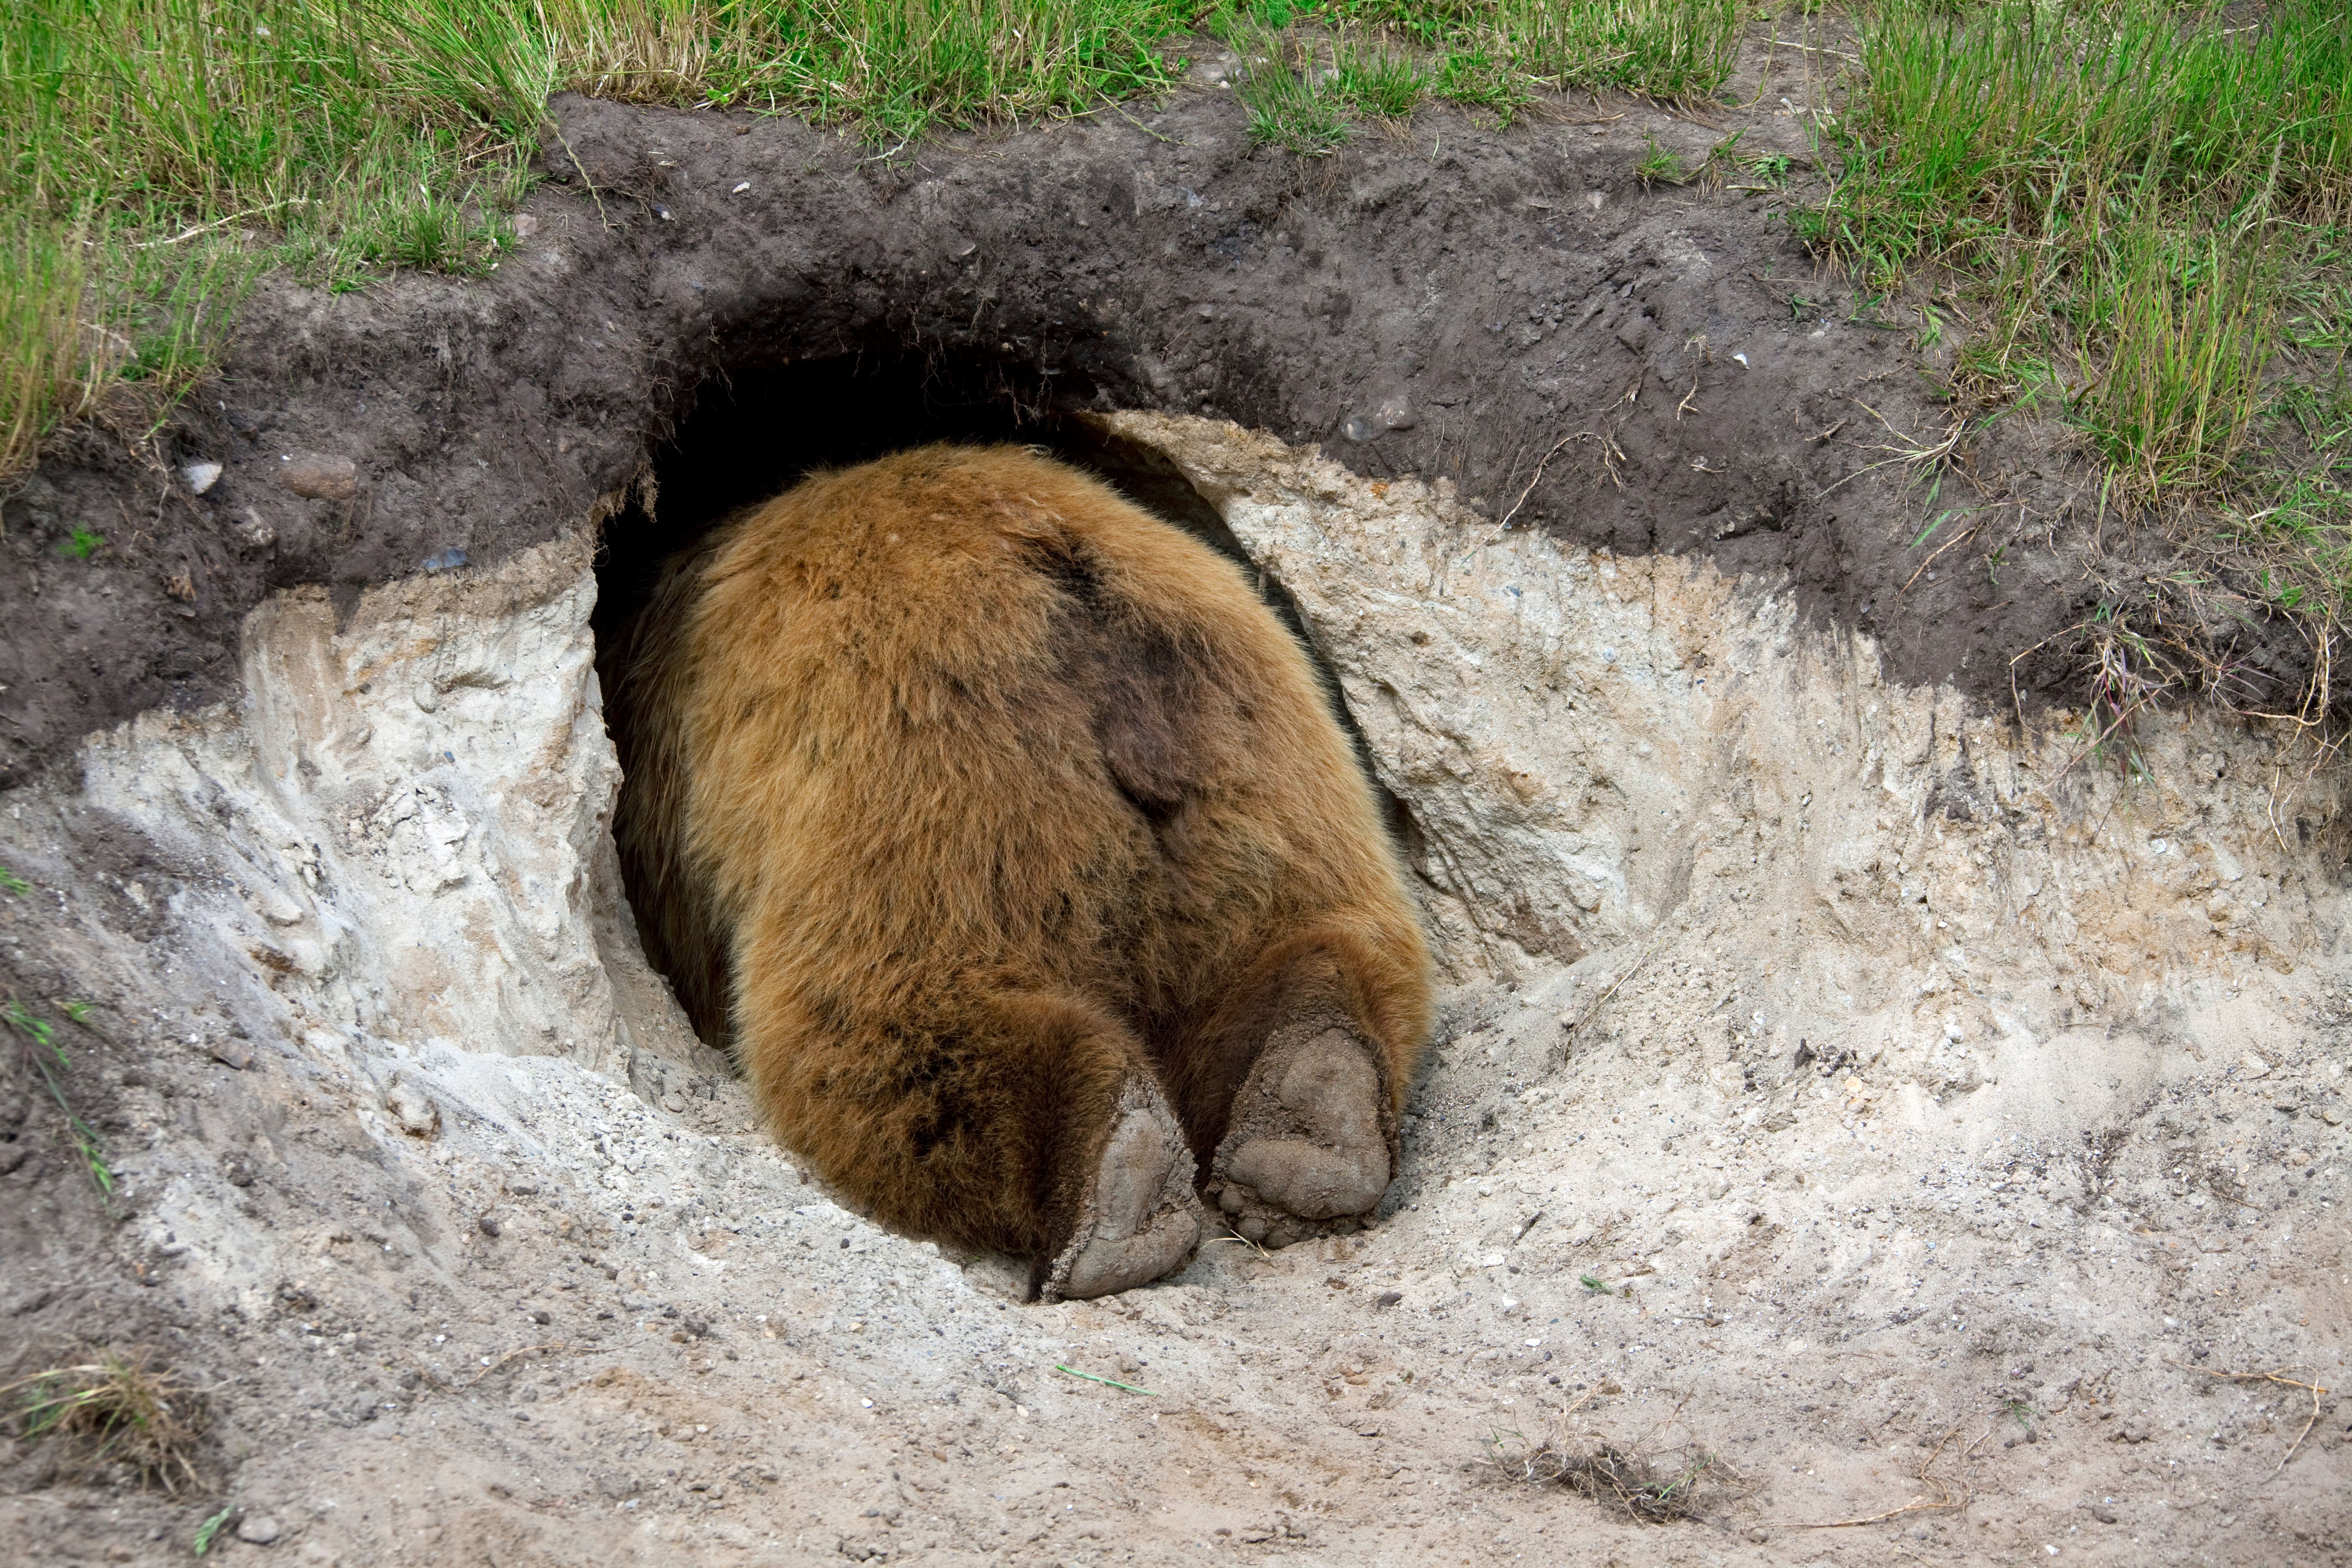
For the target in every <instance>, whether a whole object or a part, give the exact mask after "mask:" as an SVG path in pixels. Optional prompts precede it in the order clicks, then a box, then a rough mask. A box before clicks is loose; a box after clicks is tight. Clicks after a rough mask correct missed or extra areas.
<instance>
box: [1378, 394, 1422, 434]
mask: <svg viewBox="0 0 2352 1568" xmlns="http://www.w3.org/2000/svg"><path fill="white" fill-rule="evenodd" d="M1420 423H1421V419H1420V416H1417V415H1415V414H1414V413H1413V411H1412V404H1410V403H1406V402H1404V401H1403V400H1402V399H1398V400H1396V401H1394V402H1390V403H1383V404H1381V424H1382V425H1385V426H1388V427H1389V428H1390V429H1391V430H1410V429H1412V427H1413V426H1415V425H1418V424H1420Z"/></svg>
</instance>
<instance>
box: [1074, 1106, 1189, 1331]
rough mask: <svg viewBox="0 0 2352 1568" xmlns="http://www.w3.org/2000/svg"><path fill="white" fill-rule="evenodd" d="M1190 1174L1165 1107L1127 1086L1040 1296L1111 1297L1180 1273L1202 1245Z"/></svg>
mask: <svg viewBox="0 0 2352 1568" xmlns="http://www.w3.org/2000/svg"><path fill="white" fill-rule="evenodd" d="M1192 1169H1193V1166H1192V1150H1191V1149H1189V1148H1187V1147H1186V1146H1185V1142H1184V1130H1183V1129H1182V1128H1181V1126H1179V1125H1178V1124H1177V1121H1176V1118H1175V1116H1174V1114H1173V1113H1172V1112H1171V1111H1170V1110H1169V1109H1168V1102H1167V1101H1166V1100H1163V1099H1161V1098H1160V1095H1159V1093H1158V1092H1157V1091H1156V1090H1154V1089H1151V1088H1150V1087H1149V1086H1147V1085H1144V1084H1142V1083H1140V1082H1136V1081H1130V1082H1129V1085H1128V1088H1127V1089H1126V1091H1125V1092H1124V1093H1122V1094H1121V1095H1120V1097H1119V1103H1118V1120H1117V1121H1115V1122H1114V1123H1113V1124H1112V1126H1111V1131H1110V1136H1109V1137H1108V1139H1106V1140H1105V1141H1104V1142H1103V1152H1102V1160H1101V1163H1099V1164H1098V1165H1097V1167H1096V1170H1095V1180H1094V1186H1093V1190H1092V1191H1091V1192H1090V1193H1089V1194H1088V1196H1087V1204H1086V1207H1085V1209H1084V1210H1083V1211H1082V1212H1081V1213H1080V1215H1079V1216H1078V1225H1077V1229H1076V1233H1075V1234H1074V1235H1073V1236H1072V1237H1071V1238H1070V1243H1069V1245H1068V1246H1067V1247H1064V1248H1063V1249H1062V1251H1061V1254H1060V1256H1059V1257H1057V1258H1055V1259H1054V1267H1053V1268H1052V1269H1051V1271H1050V1272H1048V1273H1047V1275H1046V1277H1045V1286H1044V1290H1043V1294H1044V1296H1045V1300H1049V1301H1055V1300H1070V1299H1077V1298H1083V1297H1088V1296H1108V1295H1111V1294H1112V1293H1114V1292H1116V1291H1119V1290H1129V1289H1134V1288H1135V1287H1136V1286H1138V1285H1143V1284H1148V1283H1150V1281H1151V1280H1154V1279H1159V1278H1160V1276H1161V1275H1163V1274H1167V1273H1170V1272H1171V1271H1173V1270H1174V1269H1176V1268H1179V1267H1180V1266H1181V1264H1182V1263H1183V1261H1184V1260H1185V1259H1186V1258H1190V1257H1191V1256H1192V1249H1193V1247H1197V1246H1198V1245H1200V1240H1201V1218H1202V1215H1201V1200H1200V1198H1199V1197H1198V1196H1197V1195H1196V1194H1194V1192H1193V1190H1192Z"/></svg>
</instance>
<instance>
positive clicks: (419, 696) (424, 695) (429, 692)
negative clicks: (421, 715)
mask: <svg viewBox="0 0 2352 1568" xmlns="http://www.w3.org/2000/svg"><path fill="white" fill-rule="evenodd" d="M416 705H417V706H418V707H419V708H422V709H423V710H425V711H426V712H427V713H430V712H432V711H433V710H435V709H436V708H438V707H440V706H441V694H440V693H439V692H437V691H436V690H434V689H433V685H432V683H431V682H430V681H427V682H425V684H424V685H422V686H419V687H418V688H417V689H416Z"/></svg>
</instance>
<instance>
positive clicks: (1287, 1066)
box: [1210, 1025, 1390, 1247]
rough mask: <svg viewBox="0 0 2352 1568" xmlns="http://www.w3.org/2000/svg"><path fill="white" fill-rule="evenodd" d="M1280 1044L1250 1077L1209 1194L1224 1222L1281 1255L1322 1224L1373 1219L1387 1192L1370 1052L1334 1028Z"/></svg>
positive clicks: (1385, 1148)
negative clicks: (1361, 1217)
mask: <svg viewBox="0 0 2352 1568" xmlns="http://www.w3.org/2000/svg"><path fill="white" fill-rule="evenodd" d="M1285 1036H1286V1037H1277V1038H1276V1040H1275V1042H1274V1043H1273V1044H1272V1045H1270V1046H1269V1047H1267V1048H1266V1050H1265V1054H1264V1055H1263V1056H1261V1057H1260V1058H1258V1061H1257V1065H1256V1066H1255V1067H1254V1068H1251V1069H1250V1075H1249V1078H1248V1079H1247V1080H1246V1081H1245V1082H1244V1084H1243V1085H1242V1090H1241V1093H1240V1095H1239V1096H1238V1097H1236V1099H1235V1100H1234V1117H1233V1123H1232V1131H1230V1132H1228V1133H1227V1134H1226V1137H1225V1142H1224V1144H1223V1147H1222V1148H1220V1149H1219V1150H1218V1151H1217V1155H1216V1159H1215V1160H1214V1161H1213V1163H1211V1166H1210V1175H1211V1178H1212V1180H1211V1184H1210V1190H1211V1191H1212V1192H1213V1193H1214V1194H1216V1197H1217V1205H1218V1207H1220V1208H1222V1209H1223V1211H1224V1214H1225V1218H1226V1220H1227V1222H1228V1223H1229V1224H1231V1225H1232V1226H1233V1227H1234V1231H1235V1232H1236V1233H1237V1234H1239V1235H1240V1236H1242V1237H1244V1239H1246V1240H1249V1241H1251V1242H1254V1243H1256V1244H1258V1245H1260V1246H1265V1247H1287V1246H1289V1245H1290V1244H1291V1243H1292V1242H1295V1241H1303V1240H1305V1239H1306V1238H1307V1237H1310V1236H1315V1235H1318V1234H1319V1233H1320V1232H1322V1231H1323V1230H1325V1229H1326V1228H1328V1226H1327V1225H1326V1223H1325V1222H1328V1221H1335V1220H1346V1219H1349V1218H1352V1217H1353V1216H1355V1215H1361V1214H1366V1213H1369V1212H1370V1210H1372V1209H1373V1208H1374V1207H1376V1206H1378V1205H1379V1204H1380V1201H1381V1194H1383V1193H1385V1192H1387V1191H1388V1185H1389V1171H1390V1163H1389V1140H1388V1137H1387V1134H1386V1133H1385V1132H1384V1131H1382V1128H1381V1077H1380V1069H1379V1068H1378V1067H1377V1066H1375V1065H1374V1063H1373V1060H1372V1056H1371V1053H1370V1050H1368V1049H1367V1048H1366V1047H1365V1046H1364V1044H1363V1042H1361V1041H1360V1040H1359V1039H1358V1038H1357V1037H1356V1036H1355V1034H1354V1032H1353V1031H1351V1030H1349V1029H1348V1028H1345V1027H1343V1026H1337V1025H1331V1026H1323V1027H1319V1028H1318V1027H1312V1026H1310V1027H1307V1028H1304V1029H1299V1030H1296V1031H1285ZM1342 1228H1346V1227H1344V1226H1343V1227H1342Z"/></svg>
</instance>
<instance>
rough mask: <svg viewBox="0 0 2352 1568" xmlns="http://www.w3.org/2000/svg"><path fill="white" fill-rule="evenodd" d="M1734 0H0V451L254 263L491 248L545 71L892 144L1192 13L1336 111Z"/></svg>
mask: <svg viewBox="0 0 2352 1568" xmlns="http://www.w3.org/2000/svg"><path fill="white" fill-rule="evenodd" d="M1736 5H1737V0H1589V3H1587V0H1580V3H1579V4H1576V5H1558V4H1556V3H1555V0H1320V3H1319V4H1318V5H1316V6H1314V7H1312V8H1304V7H1299V6H1297V5H1293V4H1292V3H1291V0H1240V4H1238V5H1236V4H1235V0H504V3H496V4H479V3H476V0H19V3H18V4H16V5H11V6H8V7H5V8H0V135H5V170H6V176H5V186H0V224H5V227H0V479H5V478H7V477H9V476H11V475H13V474H16V473H19V472H21V471H22V470H23V469H24V468H26V467H27V466H28V465H29V464H30V463H31V461H32V460H33V458H34V457H35V456H36V454H37V452H38V451H39V449H40V447H41V445H42V443H43V442H44V441H45V440H47V439H48V438H49V437H50V436H51V435H52V434H53V433H54V432H55V431H56V430H57V429H58V427H59V426H62V425H64V424H66V423H67V422H68V421H71V420H74V419H77V418H80V417H84V416H92V415H99V416H110V417H113V418H116V419H118V420H121V421H141V420H150V419H152V418H155V417H158V416H161V415H162V413H163V411H165V410H166V409H168V407H169V406H170V405H171V403H172V401H173V399H174V398H175V397H176V396H177V395H178V394H179V393H180V392H181V391H182V390H184V387H185V386H186V385H187V384H189V383H190V382H191V381H192V380H193V378H194V377H195V376H196V375H198V374H202V372H203V371H204V370H205V368H206V367H207V366H209V365H210V364H211V363H214V362H215V359H216V358H217V355H218V353H219V352H220V349H221V346H222V344H223V343H224V342H225V340H226V331H227V330H228V327H229V324H230V322H231V320H232V318H233V316H234V314H235V310H236V306H237V304H238V302H239V301H240V300H241V299H242V298H243V296H244V294H245V292H246V291H247V289H248V288H249V287H250V285H251V284H252V282H253V281H254V280H255V279H257V277H258V276H259V275H260V274H262V273H263V272H265V271H267V270H268V269H269V268H289V269H290V270H292V271H293V272H294V273H296V274H297V275H299V276H301V277H303V278H305V279H308V280H310V281H312V282H314V283H319V284H321V285H323V286H325V287H328V288H330V289H349V288H356V287H359V286H361V285H362V283H363V282H364V281H365V280H366V279H369V278H371V277H376V276H380V275H382V274H383V273H385V272H388V271H391V270H394V269H397V268H428V269H433V270H438V271H443V272H454V273H460V274H468V273H470V274H479V273H485V272H488V271H489V270H491V269H493V268H496V267H497V266H498V265H499V258H501V257H502V256H503V255H504V254H506V252H507V250H508V249H509V247H510V246H511V244H512V237H511V234H510V231H509V229H508V227H507V225H506V221H505V215H506V214H507V213H508V212H509V211H510V210H511V208H512V206H513V205H514V203H515V202H516V200H517V199H519V197H520V194H521V192H522V190H523V189H524V188H525V185H526V183H527V174H526V168H527V163H528V160H529V158H530V154H531V153H532V152H533V151H534V149H535V146H536V143H537V141H538V138H539V136H540V135H541V123H542V120H543V117H544V110H545V106H546V101H547V99H548V97H549V95H550V94H551V93H552V92H555V91H557V90H560V89H566V88H571V89H578V90H580V91H582V92H585V93H588V94H591V95H593V96H599V97H604V98H612V99H619V100H628V101H634V102H651V103H667V104H677V105H681V106H687V107H714V106H730V107H737V108H750V109H755V110H762V111H767V112H775V113H795V114H802V115H806V116H808V117H810V118H812V119H814V120H816V121H820V122H825V123H854V124H856V125H858V126H860V127H862V128H863V131H864V132H865V133H866V134H867V135H868V136H870V137H872V138H874V139H876V140H877V142H896V143H900V144H903V143H904V142H908V141H909V140H912V139H915V138H919V137H920V136H922V135H924V134H926V133H927V132H932V131H934V130H938V129H941V128H947V127H956V126H968V125H973V124H979V123H983V122H989V121H1009V120H1014V119H1019V118H1023V117H1027V116H1036V115H1051V114H1055V113H1066V112H1075V111H1079V110H1085V109H1087V108H1090V107H1092V106H1094V105H1096V104H1098V103H1101V102H1104V101H1107V100H1116V99H1118V98H1121V97H1125V96H1129V95H1132V94H1136V93H1139V92H1149V91H1151V90H1155V89H1161V88H1165V87H1167V86H1169V85H1171V84H1172V83H1173V81H1174V80H1175V79H1176V78H1177V75H1178V73H1179V71H1180V70H1181V68H1182V65H1183V63H1184V62H1183V61H1182V60H1181V58H1178V55H1177V52H1176V50H1177V47H1178V46H1177V43H1176V40H1178V39H1179V38H1180V37H1181V36H1182V35H1184V34H1186V33H1187V32H1188V31H1189V30H1190V29H1192V27H1193V26H1196V25H1198V26H1208V27H1209V28H1211V29H1212V30H1216V31H1223V32H1230V33H1234V34H1235V35H1236V36H1241V37H1244V39H1245V40H1246V38H1248V37H1261V36H1264V37H1271V36H1272V35H1273V32H1274V31H1275V30H1277V29H1279V28H1281V27H1284V26H1287V25H1289V24H1290V23H1292V22H1294V21H1302V20H1314V21H1318V22H1319V23H1321V24H1325V25H1328V26H1337V27H1339V28H1341V29H1343V31H1344V32H1345V34H1346V39H1345V41H1344V43H1343V47H1342V58H1341V66H1342V69H1341V72H1340V76H1339V81H1340V88H1339V100H1340V103H1341V109H1342V110H1343V111H1344V113H1346V114H1361V113H1366V112H1370V113H1374V114H1385V115H1401V114H1403V113H1406V112H1409V111H1410V110H1411V108H1412V105H1413V104H1414V103H1417V102H1418V101H1420V100H1422V99H1423V98H1425V97H1430V96H1435V97H1441V98H1448V99H1452V100H1456V101H1461V102H1465V103H1483V104H1486V105H1488V106H1489V107H1492V108H1495V109H1496V110H1499V111H1500V112H1502V113H1504V114H1505V115H1507V114H1508V113H1509V112H1510V111H1511V110H1512V109H1513V108H1514V107H1515V106H1516V105H1517V103H1519V102H1521V101H1523V100H1524V99H1525V98H1526V96H1527V95H1528V92H1530V91H1531V90H1533V89H1534V88H1535V87H1538V86H1540V85H1544V84H1553V85H1560V84H1568V83H1591V84H1595V85H1598V84H1601V83H1603V82H1606V83H1612V84H1616V85H1622V86H1627V87H1633V88H1636V89H1640V90H1643V91H1653V92H1659V93H1664V94H1674V93H1680V92H1682V91H1684V90H1685V89H1686V88H1689V87H1690V86H1692V84H1694V83H1699V84H1704V83H1711V82H1712V81H1714V80H1718V79H1720V77H1721V75H1722V73H1723V72H1724V71H1726V70H1727V69H1728V68H1729V59H1730V54H1729V51H1730V49H1731V48H1732V47H1734V46H1735V45H1736V38H1735V37H1734V30H1735V28H1736V23H1737V15H1736ZM1276 74H1277V73H1272V72H1268V73H1265V74H1264V77H1263V79H1264V80H1265V82H1267V83H1271V82H1272V81H1273V80H1274V79H1275V76H1276ZM1308 97H1309V99H1310V100H1315V103H1316V104H1319V105H1321V107H1322V109H1323V110H1328V107H1329V106H1328V104H1325V103H1323V101H1322V100H1325V99H1328V97H1329V95H1328V94H1325V93H1323V92H1322V91H1321V90H1320V89H1319V88H1318V89H1311V90H1310V91H1309V93H1308ZM1310 107H1314V105H1310ZM1276 119H1279V116H1276ZM1329 129H1330V131H1331V133H1332V135H1333V136H1334V137H1336V136H1337V135H1340V134H1344V133H1345V124H1344V121H1342V122H1340V123H1338V124H1337V125H1335V126H1334V127H1331V128H1329Z"/></svg>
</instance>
